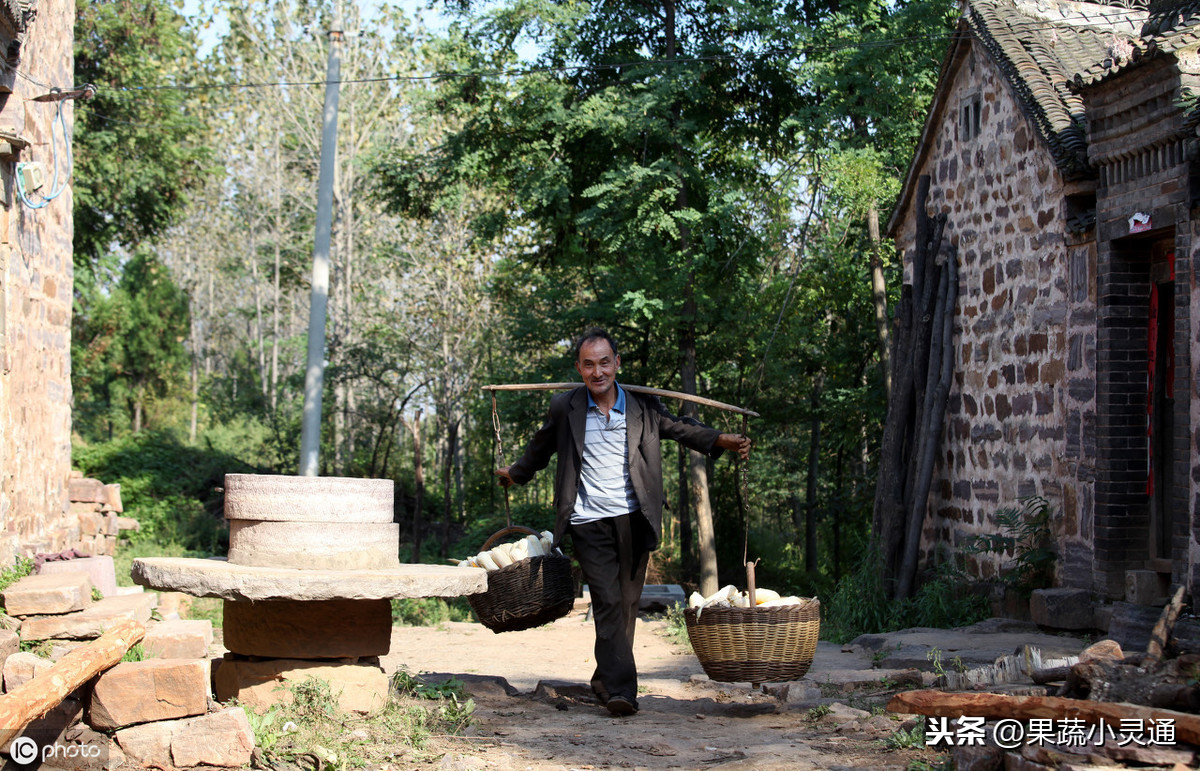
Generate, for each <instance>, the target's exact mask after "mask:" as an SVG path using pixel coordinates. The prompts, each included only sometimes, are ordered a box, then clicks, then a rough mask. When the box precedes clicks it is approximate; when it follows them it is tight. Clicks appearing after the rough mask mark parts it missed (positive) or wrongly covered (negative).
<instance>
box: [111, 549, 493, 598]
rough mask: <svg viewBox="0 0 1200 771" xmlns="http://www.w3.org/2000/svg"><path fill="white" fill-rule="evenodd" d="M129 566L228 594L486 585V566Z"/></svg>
mask: <svg viewBox="0 0 1200 771" xmlns="http://www.w3.org/2000/svg"><path fill="white" fill-rule="evenodd" d="M129 572H130V575H131V576H132V577H133V581H134V583H136V584H139V585H141V586H145V587H147V588H150V589H157V590H159V591H167V592H183V593H184V594H190V595H192V596H193V597H220V598H222V599H226V600H379V599H388V598H391V597H396V598H405V597H460V596H462V595H464V594H478V593H479V592H486V591H487V571H485V570H483V569H482V568H460V567H454V566H452V565H401V566H400V567H398V568H392V569H390V570H296V569H294V568H270V567H257V566H253V565H234V564H231V563H229V562H226V561H225V560H217V559H209V560H202V559H189V558H186V557H142V558H139V559H135V560H134V561H133V567H132V569H131V570H130V571H129Z"/></svg>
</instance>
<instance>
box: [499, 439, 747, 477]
mask: <svg viewBox="0 0 1200 771" xmlns="http://www.w3.org/2000/svg"><path fill="white" fill-rule="evenodd" d="M717 446H718V447H720V448H721V449H722V450H730V451H732V452H736V453H737V454H738V456H739V457H740V458H741V459H742V460H749V459H750V437H748V436H745V435H744V434H721V435H720V436H718V437H717ZM507 470H508V469H505V471H507ZM496 473H497V474H499V473H500V472H499V471H497V472H496Z"/></svg>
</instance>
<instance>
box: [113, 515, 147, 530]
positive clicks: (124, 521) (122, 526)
mask: <svg viewBox="0 0 1200 771" xmlns="http://www.w3.org/2000/svg"><path fill="white" fill-rule="evenodd" d="M141 529H142V523H141V522H138V521H137V520H136V519H134V518H133V517H117V530H132V531H134V532H138V531H139V530H141Z"/></svg>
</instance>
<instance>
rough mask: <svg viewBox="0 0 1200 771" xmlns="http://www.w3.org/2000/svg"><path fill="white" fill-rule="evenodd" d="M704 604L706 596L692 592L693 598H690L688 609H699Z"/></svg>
mask: <svg viewBox="0 0 1200 771" xmlns="http://www.w3.org/2000/svg"><path fill="white" fill-rule="evenodd" d="M703 604H704V595H703V594H701V593H700V592H692V596H691V597H688V607H689V608H698V607H700V606H701V605H703Z"/></svg>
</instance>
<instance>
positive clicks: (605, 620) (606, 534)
mask: <svg viewBox="0 0 1200 771" xmlns="http://www.w3.org/2000/svg"><path fill="white" fill-rule="evenodd" d="M571 540H572V542H573V543H574V546H575V559H577V560H578V561H579V567H580V568H581V569H582V570H583V578H584V580H585V581H586V582H587V584H588V588H589V590H590V591H591V595H592V620H593V622H594V623H595V625H596V671H595V672H594V673H593V674H592V688H593V689H594V690H595V691H596V693H597V694H599V695H600V697H601V698H603V699H607V698H609V697H611V696H624V697H625V698H627V699H629V700H630V701H631V702H633V703H634V704H636V703H637V685H638V684H637V665H636V664H635V663H634V660H633V634H634V632H635V631H636V630H637V613H638V603H639V602H640V600H641V597H642V585H643V584H645V582H646V563H647V562H648V561H649V558H650V547H651V545H652V544H653V542H654V533H653V531H652V530H651V529H650V523H649V522H647V521H646V518H645V517H644V516H642V512H640V511H635V512H633V513H632V514H625V515H622V516H619V517H609V518H607V519H601V520H598V521H596V522H588V523H587V524H584V525H572V526H571Z"/></svg>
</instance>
